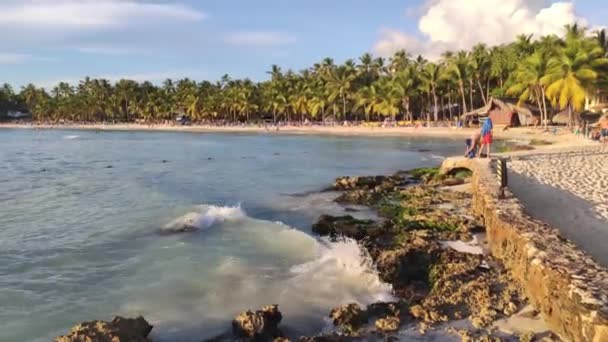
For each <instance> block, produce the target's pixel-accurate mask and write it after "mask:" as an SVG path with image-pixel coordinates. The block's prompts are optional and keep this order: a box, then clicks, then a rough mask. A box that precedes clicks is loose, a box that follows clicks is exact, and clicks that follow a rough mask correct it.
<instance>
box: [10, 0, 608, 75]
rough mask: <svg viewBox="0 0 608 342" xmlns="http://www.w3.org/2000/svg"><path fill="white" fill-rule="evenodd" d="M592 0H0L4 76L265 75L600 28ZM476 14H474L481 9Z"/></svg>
mask: <svg viewBox="0 0 608 342" xmlns="http://www.w3.org/2000/svg"><path fill="white" fill-rule="evenodd" d="M605 7H606V6H602V5H599V4H598V2H596V1H592V0H586V1H583V0H579V1H575V2H567V1H565V2H556V1H544V0H417V1H407V0H376V1H374V0H333V1H331V0H325V1H322V0H257V1H256V0H201V1H194V0H182V1H179V0H178V1H171V0H97V1H93V0H0V41H2V42H3V43H2V45H1V46H0V75H1V76H0V82H9V83H11V84H14V85H16V86H22V85H24V84H27V83H29V82H33V83H35V84H38V85H43V86H51V85H53V84H54V83H56V82H58V81H62V80H65V81H70V82H76V81H77V80H79V79H81V78H83V77H84V76H86V75H89V76H92V77H105V78H109V79H110V80H113V81H114V80H117V79H119V78H122V77H127V78H133V79H136V80H139V81H141V80H151V81H153V82H160V81H162V80H163V79H165V78H168V77H170V78H181V77H186V76H188V77H190V78H193V79H197V80H202V79H209V80H216V79H218V78H219V77H220V76H221V75H223V74H225V73H227V74H230V75H231V76H233V77H250V78H252V79H254V80H262V79H265V78H266V71H268V70H269V68H270V65H272V64H278V65H280V66H282V67H284V68H293V69H295V70H299V69H302V68H305V67H308V66H310V65H311V64H313V63H314V62H317V61H320V60H321V59H322V58H324V57H332V58H334V59H335V60H336V61H338V62H340V61H343V60H345V59H347V58H357V57H358V56H360V55H361V54H362V53H364V52H372V53H374V54H376V55H390V54H391V53H392V52H393V51H395V50H397V49H401V48H405V49H407V50H408V51H411V52H412V53H422V54H425V55H427V56H429V57H431V58H432V57H433V56H434V55H437V54H438V53H439V52H440V51H443V50H445V49H460V48H468V47H470V46H471V45H472V44H473V43H474V42H477V41H484V42H486V43H488V44H498V43H501V42H504V41H508V40H510V39H511V38H512V37H513V36H514V35H515V34H517V33H522V32H528V31H529V32H530V33H537V34H543V33H553V32H557V31H559V28H560V27H561V25H563V24H564V23H566V22H569V21H573V20H579V21H583V22H584V23H585V24H587V25H588V26H590V27H599V26H603V25H604V23H605V20H606V19H604V18H607V16H608V10H606V8H605ZM482 13H483V14H484V15H481V14H482Z"/></svg>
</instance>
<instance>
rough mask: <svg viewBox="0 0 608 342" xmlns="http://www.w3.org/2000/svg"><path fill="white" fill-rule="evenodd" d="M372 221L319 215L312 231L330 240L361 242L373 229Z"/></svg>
mask: <svg viewBox="0 0 608 342" xmlns="http://www.w3.org/2000/svg"><path fill="white" fill-rule="evenodd" d="M375 228H377V227H375V225H374V221H370V220H358V219H356V218H354V217H352V216H350V215H348V216H329V215H321V217H319V219H318V220H317V222H316V223H315V224H313V226H312V231H313V232H314V233H316V234H319V235H321V236H329V237H331V238H339V237H348V238H352V239H355V240H361V239H363V238H364V237H366V236H368V235H369V233H370V231H371V230H373V229H375Z"/></svg>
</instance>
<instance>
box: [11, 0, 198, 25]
mask: <svg viewBox="0 0 608 342" xmlns="http://www.w3.org/2000/svg"><path fill="white" fill-rule="evenodd" d="M204 17H205V14H204V13H202V12H200V11H197V10H195V9H193V8H191V7H188V6H185V5H180V4H170V3H157V2H150V1H135V0H97V1H95V0H42V1H41V0H38V1H36V0H23V1H14V0H9V1H5V2H4V3H3V4H0V25H2V26H17V27H19V26H23V27H27V28H29V29H60V30H61V29H82V30H100V29H111V28H117V27H125V26H128V25H132V24H134V23H138V24H142V23H149V24H153V23H154V24H158V23H155V22H154V21H155V20H158V19H163V20H175V21H197V20H201V19H203V18H204Z"/></svg>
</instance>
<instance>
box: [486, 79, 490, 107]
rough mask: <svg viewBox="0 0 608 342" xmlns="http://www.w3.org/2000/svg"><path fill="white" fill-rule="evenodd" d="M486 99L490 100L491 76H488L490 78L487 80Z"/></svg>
mask: <svg viewBox="0 0 608 342" xmlns="http://www.w3.org/2000/svg"><path fill="white" fill-rule="evenodd" d="M486 100H487V101H490V78H489V77H488V80H487V81H486ZM486 104H487V103H486Z"/></svg>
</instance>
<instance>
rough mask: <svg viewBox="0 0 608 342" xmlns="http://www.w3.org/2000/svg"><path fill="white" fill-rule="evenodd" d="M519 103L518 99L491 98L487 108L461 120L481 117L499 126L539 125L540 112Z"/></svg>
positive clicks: (467, 115)
mask: <svg viewBox="0 0 608 342" xmlns="http://www.w3.org/2000/svg"><path fill="white" fill-rule="evenodd" d="M517 102H518V101H517V99H512V98H500V99H499V98H493V97H491V98H490V100H489V101H488V103H487V104H486V105H485V106H483V107H481V108H478V109H475V110H473V111H470V112H468V113H465V114H463V115H462V116H461V119H463V120H467V119H472V118H474V117H479V116H482V117H483V116H489V117H490V118H491V119H492V121H493V122H494V124H497V125H509V126H519V125H522V126H528V125H534V124H537V123H538V122H539V119H538V118H539V117H540V110H539V109H538V108H537V107H535V106H532V105H529V104H526V103H524V104H523V105H521V106H520V105H518V104H517Z"/></svg>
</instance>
